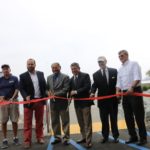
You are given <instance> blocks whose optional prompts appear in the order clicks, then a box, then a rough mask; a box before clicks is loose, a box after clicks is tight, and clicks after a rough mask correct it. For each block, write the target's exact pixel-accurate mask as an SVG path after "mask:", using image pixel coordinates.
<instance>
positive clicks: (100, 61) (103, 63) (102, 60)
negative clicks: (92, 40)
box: [97, 56, 107, 69]
mask: <svg viewBox="0 0 150 150" xmlns="http://www.w3.org/2000/svg"><path fill="white" fill-rule="evenodd" d="M97 61H98V64H99V66H100V68H101V69H105V68H106V64H107V60H106V57H104V56H100V57H98V59H97Z"/></svg>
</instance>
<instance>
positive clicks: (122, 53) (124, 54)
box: [118, 50, 129, 63]
mask: <svg viewBox="0 0 150 150" xmlns="http://www.w3.org/2000/svg"><path fill="white" fill-rule="evenodd" d="M118 55H119V59H120V61H121V62H122V63H125V62H126V61H127V60H128V57H129V55H128V51H127V50H121V51H119V52H118Z"/></svg>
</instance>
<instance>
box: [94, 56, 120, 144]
mask: <svg viewBox="0 0 150 150" xmlns="http://www.w3.org/2000/svg"><path fill="white" fill-rule="evenodd" d="M106 63H107V60H106V58H105V57H103V56H101V57H99V58H98V64H99V66H100V69H99V70H98V71H96V72H95V73H94V74H93V84H92V89H91V96H94V95H95V92H96V90H97V89H98V96H106V95H112V94H115V93H116V81H117V70H116V69H114V68H108V67H107V66H106ZM98 108H99V112H100V118H101V122H102V135H103V139H102V141H101V143H105V142H107V141H108V136H109V127H110V125H109V117H110V123H111V130H112V134H113V137H114V142H115V143H117V142H118V136H119V132H118V126H117V114H118V101H117V98H116V97H113V98H109V99H105V100H99V101H98Z"/></svg>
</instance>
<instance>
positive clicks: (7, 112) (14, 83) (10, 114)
mask: <svg viewBox="0 0 150 150" xmlns="http://www.w3.org/2000/svg"><path fill="white" fill-rule="evenodd" d="M1 68H2V73H3V76H1V77H0V101H1V102H2V101H16V100H17V97H18V85H19V84H18V78H17V77H16V76H13V75H12V74H11V70H10V67H9V65H7V64H4V65H2V66H1ZM0 115H1V126H2V132H3V136H4V140H3V143H2V146H1V148H2V149H4V148H8V140H7V122H8V120H9V118H10V120H11V121H12V126H13V132H14V138H13V142H14V144H16V145H18V144H19V140H18V137H17V130H18V118H19V108H18V105H17V104H8V105H2V106H0Z"/></svg>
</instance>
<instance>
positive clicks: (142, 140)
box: [137, 139, 147, 146]
mask: <svg viewBox="0 0 150 150" xmlns="http://www.w3.org/2000/svg"><path fill="white" fill-rule="evenodd" d="M146 143H147V139H140V141H139V142H138V143H137V145H139V146H141V145H145V144H146Z"/></svg>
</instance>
